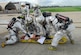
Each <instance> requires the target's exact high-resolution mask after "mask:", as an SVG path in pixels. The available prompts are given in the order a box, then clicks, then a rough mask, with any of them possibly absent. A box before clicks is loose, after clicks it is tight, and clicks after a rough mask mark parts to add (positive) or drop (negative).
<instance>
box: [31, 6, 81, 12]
mask: <svg viewBox="0 0 81 55" xmlns="http://www.w3.org/2000/svg"><path fill="white" fill-rule="evenodd" d="M40 9H41V11H42V12H45V11H48V12H71V11H81V7H80V6H75V7H55V8H54V7H51V8H40ZM30 12H31V13H32V12H33V10H32V9H31V10H30Z"/></svg>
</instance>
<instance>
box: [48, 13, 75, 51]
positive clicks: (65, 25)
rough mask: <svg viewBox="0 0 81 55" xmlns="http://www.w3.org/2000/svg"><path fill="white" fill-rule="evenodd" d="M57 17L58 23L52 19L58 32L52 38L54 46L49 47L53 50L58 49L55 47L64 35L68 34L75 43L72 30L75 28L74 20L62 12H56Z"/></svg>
mask: <svg viewBox="0 0 81 55" xmlns="http://www.w3.org/2000/svg"><path fill="white" fill-rule="evenodd" d="M56 18H57V20H58V22H57V23H56V24H55V23H54V21H52V24H53V25H55V26H56V29H57V32H56V34H55V35H54V38H53V40H52V43H51V45H52V47H51V48H49V49H51V50H56V49H55V48H56V47H57V45H58V43H59V40H61V39H62V37H63V36H67V37H68V38H69V39H70V42H71V44H73V38H72V31H73V30H74V29H75V27H74V25H73V22H72V20H71V19H70V18H68V17H65V16H62V15H60V14H56Z"/></svg>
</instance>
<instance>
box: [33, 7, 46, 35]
mask: <svg viewBox="0 0 81 55" xmlns="http://www.w3.org/2000/svg"><path fill="white" fill-rule="evenodd" d="M34 17H35V20H34V23H35V25H37V26H38V27H39V29H40V32H39V33H37V35H43V36H44V35H46V32H45V29H44V28H43V25H42V24H43V21H44V19H45V18H44V17H43V15H42V12H41V10H40V8H39V7H38V6H34Z"/></svg>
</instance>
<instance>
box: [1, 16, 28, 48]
mask: <svg viewBox="0 0 81 55" xmlns="http://www.w3.org/2000/svg"><path fill="white" fill-rule="evenodd" d="M22 20H23V19H22V18H21V17H17V19H16V18H12V20H11V21H10V22H9V24H8V27H7V29H8V31H9V35H10V36H9V38H7V40H6V41H5V42H3V43H2V44H1V46H2V47H5V46H6V45H9V44H15V43H16V42H17V41H19V37H18V32H19V30H21V32H23V33H24V34H25V35H26V36H27V37H29V34H28V33H27V32H26V31H25V30H24V28H23V27H22V23H23V22H22Z"/></svg>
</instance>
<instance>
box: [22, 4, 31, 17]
mask: <svg viewBox="0 0 81 55" xmlns="http://www.w3.org/2000/svg"><path fill="white" fill-rule="evenodd" d="M29 12H30V5H29V4H25V3H22V4H21V13H22V15H23V16H25V17H28V16H29Z"/></svg>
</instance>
